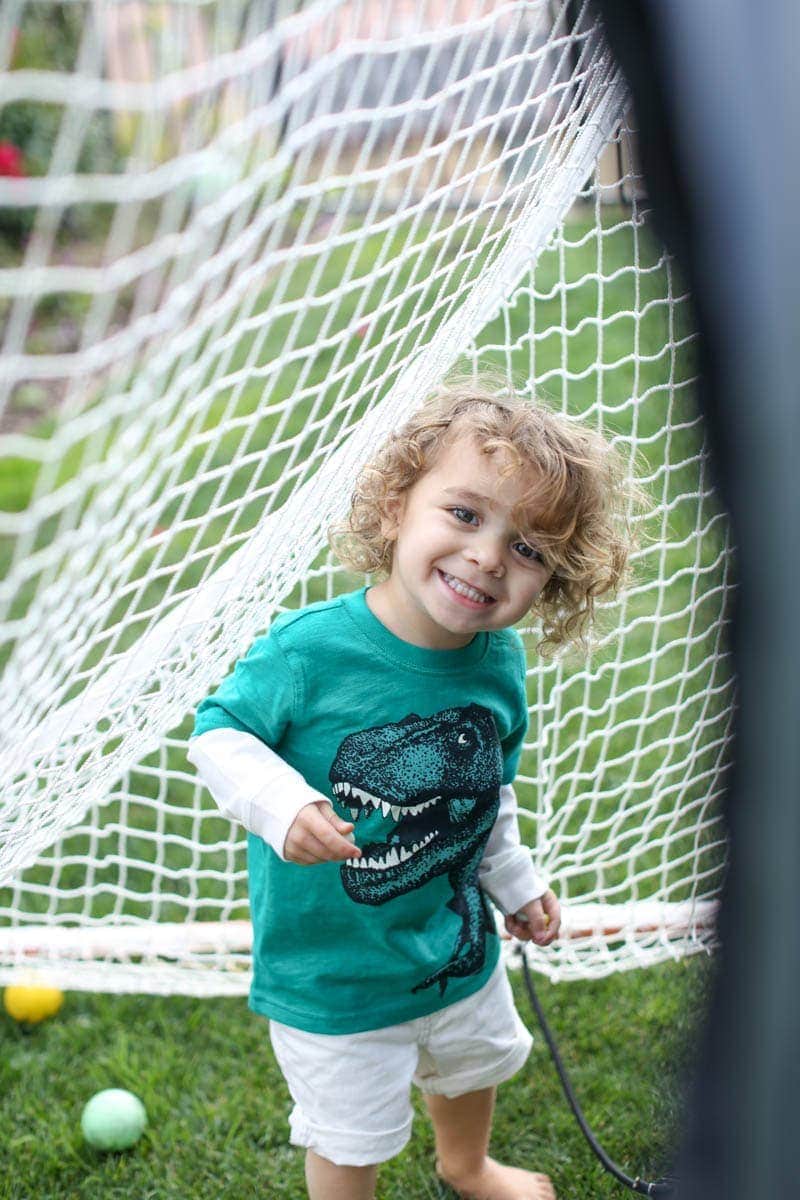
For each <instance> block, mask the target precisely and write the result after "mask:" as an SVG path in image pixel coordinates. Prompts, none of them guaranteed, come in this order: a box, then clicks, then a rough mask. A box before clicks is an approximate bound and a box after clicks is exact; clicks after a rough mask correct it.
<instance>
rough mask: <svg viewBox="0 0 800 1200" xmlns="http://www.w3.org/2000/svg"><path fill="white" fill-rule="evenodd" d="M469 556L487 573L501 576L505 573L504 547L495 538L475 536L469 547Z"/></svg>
mask: <svg viewBox="0 0 800 1200" xmlns="http://www.w3.org/2000/svg"><path fill="white" fill-rule="evenodd" d="M467 558H468V559H470V560H471V561H472V562H474V563H475V565H476V567H478V569H479V570H481V571H483V572H484V573H485V574H486V575H495V576H497V578H500V577H501V576H502V575H503V574H504V573H505V564H504V562H503V548H502V546H499V545H498V544H497V543H496V542H495V540H494V539H493V538H474V539H471V544H470V546H469V547H468V548H467Z"/></svg>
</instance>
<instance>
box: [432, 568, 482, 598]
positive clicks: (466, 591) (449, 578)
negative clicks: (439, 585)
mask: <svg viewBox="0 0 800 1200" xmlns="http://www.w3.org/2000/svg"><path fill="white" fill-rule="evenodd" d="M442 574H443V575H444V578H445V582H446V583H448V584H449V586H450V587H451V588H452V589H453V591H454V592H458V594H459V596H466V597H467V599H468V600H474V601H476V603H478V604H489V602H490V601H491V599H492V597H491V596H487V595H485V594H484V593H483V592H479V591H478V590H477V589H476V588H473V587H470V586H469V584H467V583H462V582H461V580H460V579H456V577H455V575H448V574H447V572H446V571H442Z"/></svg>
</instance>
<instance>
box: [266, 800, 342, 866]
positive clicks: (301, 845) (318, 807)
mask: <svg viewBox="0 0 800 1200" xmlns="http://www.w3.org/2000/svg"><path fill="white" fill-rule="evenodd" d="M360 854H361V851H360V850H359V848H358V846H356V845H354V844H353V823H352V822H351V821H343V820H342V818H341V817H337V815H336V813H335V812H334V811H333V809H332V808H331V806H330V804H329V803H328V801H327V800H315V801H314V802H313V803H312V804H306V805H305V807H303V808H301V809H300V812H299V813H298V814H297V816H296V817H295V819H294V820H293V821H292V823H291V825H290V826H289V832H288V833H287V835H286V840H285V842H284V843H283V856H284V858H286V859H287V860H288V861H289V862H293V863H300V864H302V865H303V866H308V865H311V864H312V863H321V862H336V861H343V860H344V859H346V858H358V857H359V856H360Z"/></svg>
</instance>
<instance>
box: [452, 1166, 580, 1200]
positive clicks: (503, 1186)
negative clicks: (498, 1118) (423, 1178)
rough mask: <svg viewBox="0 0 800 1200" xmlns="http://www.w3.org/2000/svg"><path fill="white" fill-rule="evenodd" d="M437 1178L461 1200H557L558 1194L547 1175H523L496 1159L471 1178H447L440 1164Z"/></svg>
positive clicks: (516, 1168) (525, 1173)
mask: <svg viewBox="0 0 800 1200" xmlns="http://www.w3.org/2000/svg"><path fill="white" fill-rule="evenodd" d="M436 1174H437V1175H438V1176H439V1178H440V1179H442V1180H443V1181H444V1182H445V1183H446V1184H448V1186H449V1187H451V1188H452V1189H453V1191H454V1192H458V1194H459V1196H461V1198H462V1200H556V1193H555V1191H554V1189H553V1185H552V1183H551V1182H550V1179H549V1177H548V1176H547V1175H536V1174H534V1172H533V1171H522V1170H520V1169H519V1168H518V1167H504V1166H503V1164H502V1163H499V1162H495V1160H494V1159H493V1158H488V1157H487V1158H485V1159H484V1160H483V1166H482V1167H481V1169H480V1171H478V1173H477V1174H474V1175H471V1176H469V1178H458V1179H457V1178H455V1177H452V1178H451V1177H450V1176H449V1175H445V1173H444V1172H443V1171H442V1169H441V1166H440V1165H439V1162H438V1161H437V1163H436Z"/></svg>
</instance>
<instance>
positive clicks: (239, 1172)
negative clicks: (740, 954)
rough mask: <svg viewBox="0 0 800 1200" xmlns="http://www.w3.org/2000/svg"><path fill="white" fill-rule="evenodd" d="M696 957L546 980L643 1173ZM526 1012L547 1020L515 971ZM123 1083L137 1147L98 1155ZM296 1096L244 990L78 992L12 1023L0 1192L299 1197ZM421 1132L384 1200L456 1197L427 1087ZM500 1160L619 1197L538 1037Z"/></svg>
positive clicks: (625, 1147) (574, 1195)
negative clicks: (438, 1165) (100, 1131)
mask: <svg viewBox="0 0 800 1200" xmlns="http://www.w3.org/2000/svg"><path fill="white" fill-rule="evenodd" d="M710 975H711V972H710V968H709V963H708V960H706V959H705V958H702V959H691V960H688V961H685V962H682V963H670V964H665V965H662V966H659V967H654V968H651V969H650V970H649V971H647V972H641V971H637V972H632V973H629V974H623V975H616V976H612V977H610V978H608V979H603V980H592V981H578V982H573V983H569V984H555V985H554V984H549V983H547V982H542V983H540V984H538V987H537V990H538V991H539V994H540V999H541V1001H542V1004H543V1006H544V1008H545V1011H546V1013H547V1015H548V1019H549V1021H550V1024H551V1026H552V1028H553V1031H554V1033H555V1035H556V1038H557V1040H558V1042H559V1045H560V1049H561V1052H562V1056H563V1058H564V1060H565V1062H566V1064H567V1067H568V1070H570V1072H571V1074H572V1078H573V1083H574V1086H575V1089H576V1091H577V1093H578V1096H579V1098H580V1100H581V1102H582V1104H583V1106H584V1109H585V1112H586V1115H587V1118H588V1120H589V1122H590V1124H591V1125H592V1127H593V1128H594V1131H595V1133H596V1135H597V1136H598V1138H599V1139H600V1142H601V1144H602V1145H603V1147H604V1149H605V1150H606V1151H607V1152H608V1153H609V1154H610V1155H611V1157H612V1158H613V1159H615V1161H617V1162H618V1163H619V1164H620V1165H621V1166H622V1167H623V1169H624V1170H626V1171H627V1172H628V1173H629V1174H631V1175H637V1174H639V1175H641V1176H642V1177H643V1178H645V1179H652V1178H654V1177H656V1176H657V1175H658V1174H659V1173H661V1172H662V1171H664V1170H665V1169H666V1168H667V1167H668V1165H669V1161H670V1149H671V1144H672V1139H673V1136H674V1133H675V1130H676V1127H677V1126H678V1124H679V1122H680V1115H681V1097H682V1094H683V1086H684V1079H685V1072H686V1069H687V1066H688V1065H690V1064H691V1061H692V1058H693V1048H694V1045H695V1038H696V1030H697V1023H698V1017H699V1014H700V1012H701V1011H702V1006H703V1004H704V1002H705V996H706V993H707V989H708V984H709V981H710ZM512 985H513V987H514V992H515V996H516V999H517V1005H518V1008H519V1010H520V1012H521V1013H522V1014H523V1017H524V1019H525V1020H526V1023H527V1024H528V1026H529V1028H531V1030H532V1031H533V1032H534V1033H535V1034H536V1033H537V1029H536V1022H535V1017H534V1016H533V1014H532V1012H531V1010H530V1008H529V1003H528V999H527V996H526V994H525V993H524V989H523V982H522V976H521V972H520V971H515V972H513V973H512ZM106 1087H124V1088H128V1089H129V1090H131V1091H133V1092H135V1093H136V1094H137V1095H138V1096H139V1097H140V1098H141V1099H142V1100H143V1102H144V1104H145V1106H146V1108H147V1111H148V1116H149V1126H148V1129H147V1131H146V1133H145V1135H144V1137H143V1138H142V1140H141V1141H140V1142H139V1143H138V1144H137V1145H136V1146H135V1147H134V1148H133V1149H131V1150H129V1151H126V1152H124V1153H119V1154H106V1155H104V1154H101V1153H99V1152H97V1151H94V1150H91V1149H89V1148H88V1147H87V1146H86V1144H85V1143H84V1142H83V1139H82V1136H81V1131H80V1114H81V1109H82V1107H83V1105H84V1104H85V1102H86V1101H87V1100H88V1099H89V1097H90V1096H91V1095H93V1094H94V1092H96V1091H99V1090H100V1089H101V1088H106ZM289 1107H290V1101H289V1097H288V1093H287V1090H286V1087H285V1084H284V1083H283V1080H282V1078H281V1075H280V1073H279V1071H278V1069H277V1067H276V1064H275V1060H274V1057H273V1055H272V1050H271V1047H270V1045H269V1040H268V1036H267V1024H266V1022H265V1021H264V1020H263V1019H262V1018H260V1017H257V1016H255V1015H254V1014H252V1013H250V1012H248V1011H247V1009H246V1006H245V1003H244V1001H243V1000H241V1001H240V1000H236V999H224V1000H220V999H188V998H185V997H171V998H162V997H145V996H102V995H89V994H86V993H78V992H75V993H71V994H69V995H68V997H67V1001H66V1003H65V1005H64V1007H63V1009H62V1010H61V1013H60V1014H59V1015H58V1016H57V1017H55V1018H53V1019H51V1020H50V1021H48V1022H47V1023H45V1024H43V1025H41V1026H38V1027H37V1028H35V1029H34V1030H33V1031H32V1032H30V1033H25V1032H23V1031H22V1030H21V1029H20V1028H19V1027H17V1026H15V1025H14V1024H13V1023H12V1022H11V1021H10V1019H9V1018H8V1017H6V1016H5V1015H3V1016H2V1018H0V1122H2V1128H3V1138H2V1140H1V1141H0V1200H131V1197H137V1200H148V1198H150V1200H188V1198H189V1197H191V1198H192V1200H223V1198H224V1200H247V1198H248V1197H254V1198H255V1197H259V1198H263V1197H269V1200H302V1197H303V1195H304V1184H303V1152H302V1151H301V1150H297V1149H293V1148H292V1147H290V1146H289V1145H288V1123H287V1117H288V1112H289ZM415 1107H416V1110H417V1118H416V1120H415V1122H414V1133H413V1137H412V1141H411V1142H410V1143H409V1145H408V1146H407V1147H406V1149H405V1150H404V1151H403V1152H402V1154H401V1155H400V1156H399V1157H398V1158H397V1159H395V1160H393V1161H392V1162H391V1163H388V1164H386V1165H385V1166H384V1167H383V1168H382V1169H381V1172H380V1176H379V1185H378V1193H377V1195H378V1200H432V1198H434V1197H438V1198H440V1200H445V1197H446V1196H447V1197H451V1196H452V1194H451V1193H449V1192H447V1191H446V1189H444V1188H440V1187H439V1186H438V1185H437V1183H436V1182H435V1180H434V1179H433V1175H432V1162H433V1141H432V1134H431V1129H430V1125H429V1124H428V1121H427V1117H426V1115H425V1114H424V1108H423V1105H422V1103H421V1101H420V1097H419V1096H418V1095H417V1096H416V1097H415ZM492 1148H493V1153H494V1154H495V1156H496V1157H498V1158H501V1159H505V1160H506V1161H508V1162H509V1163H512V1164H514V1165H517V1166H521V1167H527V1168H530V1169H536V1170H543V1171H547V1172H548V1173H549V1174H550V1175H551V1176H552V1178H553V1180H554V1183H555V1186H556V1189H557V1193H558V1195H559V1197H561V1198H562V1200H612V1198H614V1197H619V1196H621V1195H624V1194H625V1193H624V1190H623V1189H622V1188H621V1187H620V1185H619V1184H617V1183H616V1182H615V1181H614V1180H613V1179H611V1178H610V1177H609V1176H607V1175H606V1174H605V1173H604V1172H603V1170H602V1169H601V1168H600V1166H599V1165H598V1164H597V1162H596V1160H594V1159H593V1157H592V1156H591V1154H590V1152H589V1149H588V1147H587V1146H586V1143H585V1142H584V1141H583V1138H582V1136H581V1134H580V1132H579V1130H578V1127H577V1125H576V1124H575V1121H574V1119H573V1117H572V1115H571V1113H570V1112H569V1110H568V1108H567V1107H566V1104H565V1102H564V1100H563V1098H562V1095H561V1092H560V1088H559V1083H558V1079H557V1077H556V1075H555V1071H554V1069H553V1067H552V1064H551V1062H550V1059H549V1057H548V1054H547V1049H546V1046H545V1043H544V1040H543V1038H542V1037H541V1036H540V1035H539V1036H537V1037H536V1041H535V1045H534V1049H533V1052H532V1054H531V1057H530V1058H529V1060H528V1063H527V1065H526V1066H525V1067H524V1068H523V1070H522V1071H521V1072H520V1073H519V1074H518V1075H517V1076H516V1077H515V1078H514V1080H512V1081H510V1082H509V1083H508V1084H506V1085H505V1086H504V1087H502V1088H501V1089H500V1091H499V1098H498V1106H497V1112H496V1118H495V1125H494V1133H493V1141H492Z"/></svg>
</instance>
